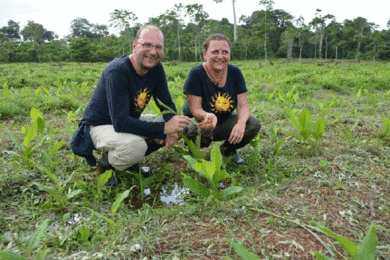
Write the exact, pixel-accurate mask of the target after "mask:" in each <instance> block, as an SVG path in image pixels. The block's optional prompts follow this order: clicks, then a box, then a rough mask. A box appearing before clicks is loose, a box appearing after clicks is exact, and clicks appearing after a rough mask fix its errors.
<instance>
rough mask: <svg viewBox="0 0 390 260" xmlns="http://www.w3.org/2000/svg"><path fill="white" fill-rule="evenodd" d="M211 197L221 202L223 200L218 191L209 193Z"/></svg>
mask: <svg viewBox="0 0 390 260" xmlns="http://www.w3.org/2000/svg"><path fill="white" fill-rule="evenodd" d="M211 195H213V197H214V198H215V199H217V200H222V199H223V195H222V193H219V192H218V191H215V190H213V191H211Z"/></svg>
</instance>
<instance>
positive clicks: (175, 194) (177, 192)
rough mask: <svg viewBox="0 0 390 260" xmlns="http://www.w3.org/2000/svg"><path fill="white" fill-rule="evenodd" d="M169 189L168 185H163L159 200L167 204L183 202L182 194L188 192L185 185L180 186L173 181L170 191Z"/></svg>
mask: <svg viewBox="0 0 390 260" xmlns="http://www.w3.org/2000/svg"><path fill="white" fill-rule="evenodd" d="M169 190H170V189H169V188H168V187H163V188H162V191H161V193H160V196H161V197H160V200H161V201H162V202H164V203H165V204H167V205H168V204H169V203H172V204H183V203H184V200H183V195H184V194H189V193H190V192H189V189H188V188H187V187H180V186H179V185H177V183H175V185H174V186H173V189H172V190H171V191H169Z"/></svg>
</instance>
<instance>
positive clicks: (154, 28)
mask: <svg viewBox="0 0 390 260" xmlns="http://www.w3.org/2000/svg"><path fill="white" fill-rule="evenodd" d="M149 30H158V31H159V32H160V33H161V35H162V37H163V40H164V34H163V32H162V31H161V30H160V28H158V27H157V26H155V25H153V24H147V25H145V26H142V27H141V28H140V29H139V30H138V32H137V34H136V36H135V40H139V39H140V38H141V36H142V34H143V32H144V31H149Z"/></svg>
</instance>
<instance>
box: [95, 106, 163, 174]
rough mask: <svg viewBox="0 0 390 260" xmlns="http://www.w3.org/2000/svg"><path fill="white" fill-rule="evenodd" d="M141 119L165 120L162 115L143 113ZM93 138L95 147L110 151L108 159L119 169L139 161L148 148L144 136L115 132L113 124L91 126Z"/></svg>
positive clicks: (99, 149) (122, 169)
mask: <svg viewBox="0 0 390 260" xmlns="http://www.w3.org/2000/svg"><path fill="white" fill-rule="evenodd" d="M140 120H144V121H153V122H164V119H163V117H162V116H156V115H152V114H146V115H141V117H140ZM91 138H92V142H93V145H94V148H95V149H96V150H98V151H101V152H108V161H109V162H110V164H111V165H112V166H113V167H114V168H115V169H117V170H119V171H124V170H126V169H127V168H129V167H130V166H133V165H134V164H137V163H139V162H140V161H141V160H142V159H143V158H144V157H145V153H146V150H147V149H148V145H147V144H146V142H145V139H144V137H142V136H139V135H134V134H129V133H118V132H115V130H114V126H113V125H99V126H91Z"/></svg>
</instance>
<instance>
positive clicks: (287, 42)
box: [281, 26, 297, 61]
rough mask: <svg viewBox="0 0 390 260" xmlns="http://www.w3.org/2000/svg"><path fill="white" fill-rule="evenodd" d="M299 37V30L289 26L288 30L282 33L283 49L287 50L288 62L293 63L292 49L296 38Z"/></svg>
mask: <svg viewBox="0 0 390 260" xmlns="http://www.w3.org/2000/svg"><path fill="white" fill-rule="evenodd" d="M296 35H297V29H296V28H295V27H294V26H289V27H287V29H286V30H285V31H284V32H283V33H282V43H283V44H282V46H281V48H282V49H284V50H287V59H288V61H292V48H293V42H294V38H295V37H296Z"/></svg>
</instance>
